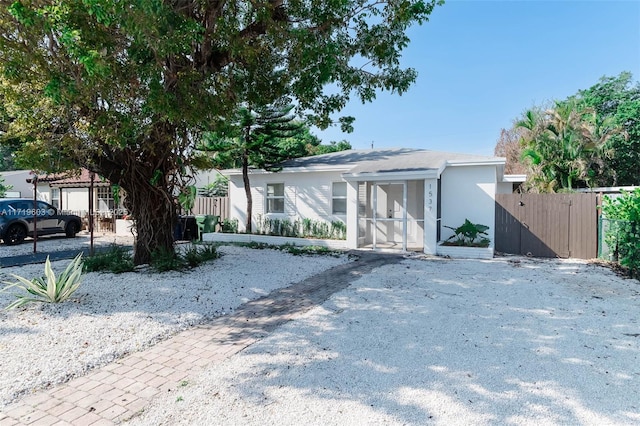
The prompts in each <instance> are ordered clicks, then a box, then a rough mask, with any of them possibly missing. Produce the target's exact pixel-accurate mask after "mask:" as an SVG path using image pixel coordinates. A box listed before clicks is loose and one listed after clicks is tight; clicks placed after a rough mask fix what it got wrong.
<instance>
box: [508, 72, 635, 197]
mask: <svg viewBox="0 0 640 426" xmlns="http://www.w3.org/2000/svg"><path fill="white" fill-rule="evenodd" d="M515 135H517V137H519V142H518V143H517V144H514V142H513V137H511V136H515ZM508 136H509V137H508ZM499 150H500V154H501V155H505V154H508V155H510V156H511V157H510V158H509V159H508V162H509V161H511V162H513V161H514V158H515V157H514V154H516V153H518V152H519V153H520V158H519V159H517V160H516V161H518V162H519V163H520V166H519V167H524V168H525V172H526V174H527V175H528V178H527V179H528V181H527V185H526V187H527V188H528V189H529V190H531V191H536V192H556V191H570V190H573V189H575V188H580V187H594V186H618V185H635V184H638V183H639V182H638V179H639V176H640V85H639V84H637V83H636V84H634V83H633V80H632V76H631V74H630V73H626V72H623V73H621V74H620V75H619V76H617V77H603V78H601V79H600V82H599V83H597V84H596V85H594V86H592V87H591V88H589V89H586V90H580V91H579V92H578V93H577V94H575V95H573V96H570V97H568V98H567V99H565V100H561V101H555V102H554V103H553V105H551V106H550V107H548V108H543V107H537V106H534V107H533V108H531V109H530V110H527V111H525V112H524V113H523V114H522V116H521V117H520V118H519V119H517V120H516V122H515V124H514V126H513V127H512V128H511V129H510V130H509V131H505V130H504V129H503V133H502V134H501V139H500V140H499V141H498V144H497V146H496V153H498V151H499Z"/></svg>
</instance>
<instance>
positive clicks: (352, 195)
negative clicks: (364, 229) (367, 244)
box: [346, 181, 358, 249]
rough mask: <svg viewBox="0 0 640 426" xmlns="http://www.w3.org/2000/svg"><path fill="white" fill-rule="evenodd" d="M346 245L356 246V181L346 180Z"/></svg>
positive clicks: (353, 247) (352, 247)
mask: <svg viewBox="0 0 640 426" xmlns="http://www.w3.org/2000/svg"><path fill="white" fill-rule="evenodd" d="M346 225H347V247H348V248H351V249H355V248H358V182H354V181H350V182H347V222H346Z"/></svg>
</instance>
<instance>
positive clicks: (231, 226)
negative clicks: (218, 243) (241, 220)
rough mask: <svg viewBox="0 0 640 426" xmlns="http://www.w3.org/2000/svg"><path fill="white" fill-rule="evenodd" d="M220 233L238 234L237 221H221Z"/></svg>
mask: <svg viewBox="0 0 640 426" xmlns="http://www.w3.org/2000/svg"><path fill="white" fill-rule="evenodd" d="M222 232H224V233H225V234H237V233H238V219H235V218H234V219H228V218H227V219H225V220H223V221H222Z"/></svg>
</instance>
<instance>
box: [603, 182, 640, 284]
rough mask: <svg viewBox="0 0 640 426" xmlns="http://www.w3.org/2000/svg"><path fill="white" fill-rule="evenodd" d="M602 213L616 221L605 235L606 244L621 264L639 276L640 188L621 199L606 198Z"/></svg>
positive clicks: (624, 194) (623, 193) (625, 193)
mask: <svg viewBox="0 0 640 426" xmlns="http://www.w3.org/2000/svg"><path fill="white" fill-rule="evenodd" d="M602 212H603V214H604V216H605V217H606V218H607V219H612V220H615V223H614V226H612V227H611V228H610V229H609V231H608V232H607V235H605V242H606V243H607V244H609V248H610V250H612V251H613V252H614V255H615V256H617V257H618V259H619V261H620V264H621V265H624V266H626V267H627V268H629V269H630V270H631V272H632V273H633V274H634V275H636V276H637V275H638V273H639V272H640V188H636V189H635V190H633V191H631V192H627V191H623V192H622V195H621V196H619V197H615V198H612V197H604V199H603V202H602ZM614 242H615V245H614Z"/></svg>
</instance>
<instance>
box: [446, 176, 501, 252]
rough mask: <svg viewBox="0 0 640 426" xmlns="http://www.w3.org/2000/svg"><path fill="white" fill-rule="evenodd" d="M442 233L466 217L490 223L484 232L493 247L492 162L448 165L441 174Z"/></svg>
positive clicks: (448, 230) (493, 185)
mask: <svg viewBox="0 0 640 426" xmlns="http://www.w3.org/2000/svg"><path fill="white" fill-rule="evenodd" d="M441 179H442V181H441V185H442V186H441V209H442V210H441V214H442V215H441V218H442V220H441V224H442V228H441V235H440V240H441V241H443V240H446V239H447V238H449V237H450V236H451V235H453V231H452V230H451V229H449V228H445V227H444V226H445V225H446V226H451V227H457V226H460V225H462V224H463V223H464V220H465V219H469V220H470V221H471V222H473V223H478V224H482V225H487V226H489V227H490V228H489V230H488V231H487V233H488V234H489V239H490V240H491V243H490V246H491V247H493V245H494V241H495V234H494V229H493V228H494V223H495V193H496V186H497V182H496V168H495V166H466V167H447V168H446V169H445V170H444V171H443V172H442V175H441Z"/></svg>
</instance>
